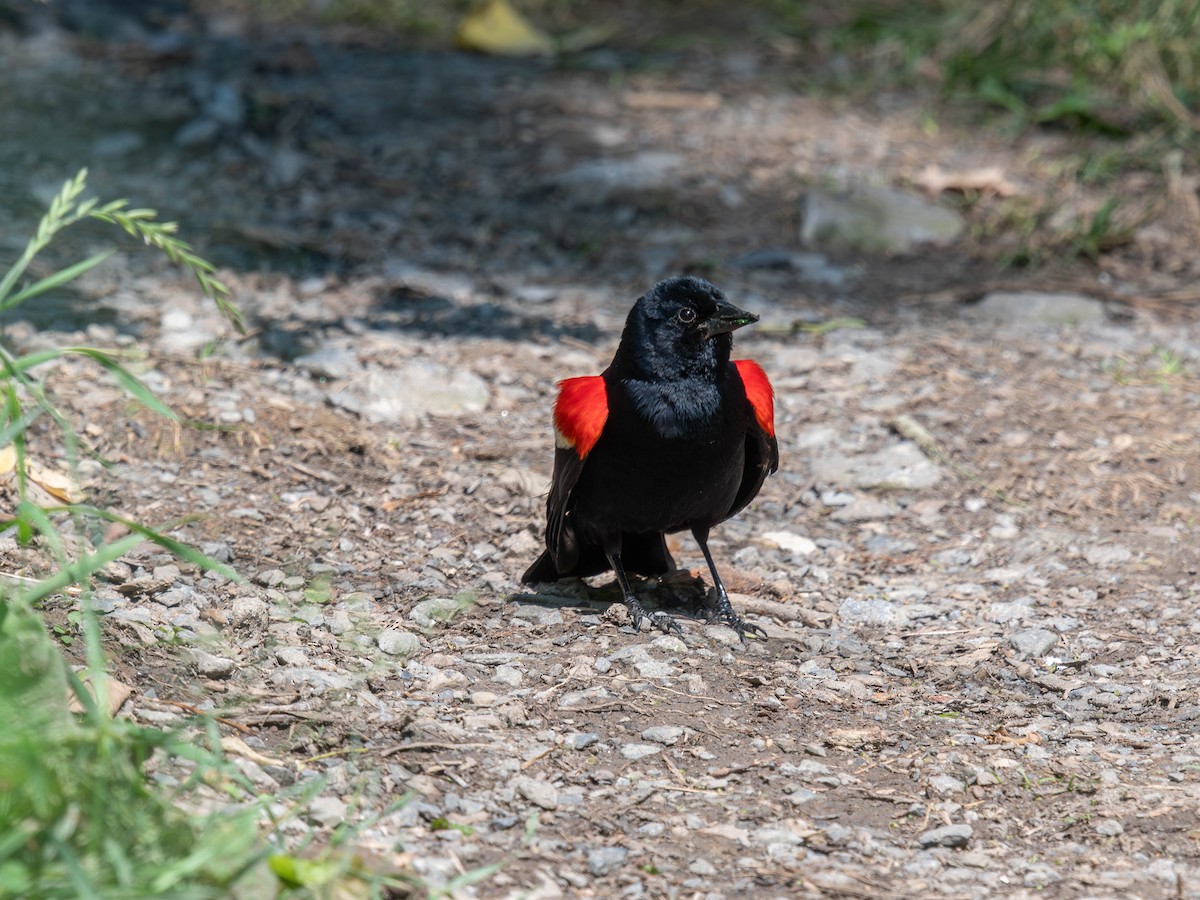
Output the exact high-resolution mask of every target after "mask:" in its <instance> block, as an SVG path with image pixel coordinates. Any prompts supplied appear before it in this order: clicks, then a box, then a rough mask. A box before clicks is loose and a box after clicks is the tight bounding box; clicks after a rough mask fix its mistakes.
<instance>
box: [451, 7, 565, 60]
mask: <svg viewBox="0 0 1200 900" xmlns="http://www.w3.org/2000/svg"><path fill="white" fill-rule="evenodd" d="M454 37H455V40H456V41H457V43H458V46H460V47H462V48H463V49H464V50H477V51H479V52H480V53H492V54H496V55H499V56H542V55H548V54H551V53H553V52H554V41H553V40H551V39H550V36H549V35H547V34H546V33H545V32H544V31H540V30H539V29H537V28H535V27H534V26H533V25H531V24H530V23H529V21H528V20H527V19H526V18H525V17H524V16H522V15H521V14H520V13H519V12H517V11H516V10H515V9H513V7H512V6H511V5H509V3H508V0H484V2H483V3H481V4H480V5H479V6H476V7H475V8H474V9H473V10H471V12H469V13H467V15H466V16H464V17H463V20H462V21H461V22H459V23H458V31H457V33H456V34H455V36H454Z"/></svg>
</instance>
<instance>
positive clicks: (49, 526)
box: [15, 500, 67, 565]
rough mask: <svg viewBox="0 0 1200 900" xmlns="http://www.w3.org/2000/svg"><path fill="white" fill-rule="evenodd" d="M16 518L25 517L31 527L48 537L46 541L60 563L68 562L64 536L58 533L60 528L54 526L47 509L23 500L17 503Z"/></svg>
mask: <svg viewBox="0 0 1200 900" xmlns="http://www.w3.org/2000/svg"><path fill="white" fill-rule="evenodd" d="M15 518H17V519H24V520H25V521H26V522H27V523H28V525H29V527H30V528H32V529H33V530H35V531H37V532H38V533H39V534H41V535H42V537H44V538H45V539H46V543H47V544H49V545H50V551H51V552H52V553H53V554H54V558H55V559H57V560H58V562H59V564H60V565H65V564H66V563H67V551H66V548H65V547H63V542H62V538H61V537H60V536H59V534H58V529H57V528H55V527H54V523H53V522H51V521H50V517H49V516H48V515H46V512H45V510H43V509H42V508H41V507H40V506H37V505H36V504H33V503H30V502H29V501H28V500H22V501H21V502H20V503H19V504H18V505H17V511H16V513H15Z"/></svg>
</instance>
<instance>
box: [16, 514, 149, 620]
mask: <svg viewBox="0 0 1200 900" xmlns="http://www.w3.org/2000/svg"><path fill="white" fill-rule="evenodd" d="M16 524H17V523H16V522H15V521H13V520H8V521H0V531H2V530H5V529H7V528H11V527H12V526H13V525H16ZM145 539H146V538H145V537H144V536H143V535H141V534H130V535H127V536H125V537H123V538H121V539H120V540H119V541H114V542H113V543H111V544H105V545H104V546H103V547H101V548H100V549H99V550H97V551H96V552H95V553H93V554H91V555H90V556H84V557H82V558H81V559H79V560H76V561H75V562H73V563H71V565H69V566H67V567H66V568H65V569H61V570H60V571H58V572H55V573H54V574H53V575H51V576H50V577H49V578H43V579H42V580H41V581H39V582H38V583H37V584H34V585H32V586H31V587H28V588H26V589H25V590H23V591H21V592H20V598H21V600H22V601H24V602H25V603H29V604H34V603H37V602H38V601H40V600H44V599H45V598H46V597H49V596H50V595H51V594H57V593H59V592H60V591H62V590H63V589H65V588H67V587H70V586H71V585H72V584H77V583H79V582H81V581H84V580H86V579H87V578H88V576H89V575H91V574H92V573H94V572H98V571H99V570H100V569H103V568H104V567H105V566H106V565H108V564H109V563H110V562H112V561H113V560H115V559H120V558H121V557H122V556H124V555H125V554H126V553H128V552H129V551H130V550H132V549H133V548H134V547H136V546H137V545H138V544H140V543H142V541H144V540H145Z"/></svg>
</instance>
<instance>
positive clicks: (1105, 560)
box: [1083, 544, 1133, 569]
mask: <svg viewBox="0 0 1200 900" xmlns="http://www.w3.org/2000/svg"><path fill="white" fill-rule="evenodd" d="M1083 558H1084V559H1086V560H1087V561H1088V564H1089V565H1093V566H1097V567H1099V568H1101V569H1108V568H1111V567H1113V566H1117V565H1120V564H1121V563H1123V562H1128V561H1129V560H1130V559H1132V558H1133V551H1132V550H1130V549H1129V548H1128V547H1126V546H1125V545H1123V544H1094V545H1092V546H1091V547H1088V548H1087V550H1085V551H1084V554H1083Z"/></svg>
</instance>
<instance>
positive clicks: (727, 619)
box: [713, 597, 767, 644]
mask: <svg viewBox="0 0 1200 900" xmlns="http://www.w3.org/2000/svg"><path fill="white" fill-rule="evenodd" d="M713 619H714V621H717V622H720V623H721V624H722V625H728V626H729V627H730V628H732V629H733V630H734V631H736V632H737V636H738V637H739V638H740V639H741V641H742V643H743V644H744V643H746V635H747V634H752V635H754V637H756V638H761V639H762V640H764V641H765V640H766V639H767V633H766V632H765V631H763V630H762V629H761V628H759V627H758V626H757V625H754V624H751V623H750V622H747V621H746V620H745V619H743V618H742V617H741V616H739V615H738V614H737V613H735V612H734V611H733V607H732V606H731V605H730V604H729V598H728V597H718V598H717V609H716V614H715V615H714V616H713Z"/></svg>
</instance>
